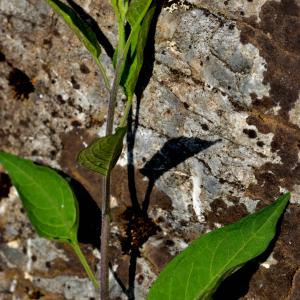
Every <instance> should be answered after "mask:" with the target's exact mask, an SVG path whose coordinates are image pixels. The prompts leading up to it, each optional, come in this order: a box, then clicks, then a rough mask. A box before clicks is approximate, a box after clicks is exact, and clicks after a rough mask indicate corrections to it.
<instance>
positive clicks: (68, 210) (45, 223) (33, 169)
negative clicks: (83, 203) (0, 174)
mask: <svg viewBox="0 0 300 300" xmlns="http://www.w3.org/2000/svg"><path fill="white" fill-rule="evenodd" d="M0 163H1V164H2V165H3V166H4V168H5V169H6V171H7V172H8V174H9V176H10V177H11V179H12V182H13V185H14V186H15V187H16V189H17V191H18V193H19V195H20V198H21V200H22V202H23V205H24V207H25V208H26V210H27V214H28V217H29V219H30V221H31V223H32V225H33V226H34V228H35V229H36V231H37V232H38V233H39V235H41V236H43V237H46V238H49V239H57V240H61V241H69V240H73V239H74V237H75V236H76V233H77V227H78V213H77V201H76V199H75V196H74V194H73V191H72V190H71V188H70V186H69V184H68V183H67V181H66V180H65V179H63V178H62V177H61V176H59V175H58V174H57V173H56V172H55V171H54V170H52V169H50V168H48V167H44V166H39V165H36V164H34V163H33V162H32V161H30V160H26V159H23V158H20V157H18V156H15V155H12V154H9V153H5V152H3V151H0Z"/></svg>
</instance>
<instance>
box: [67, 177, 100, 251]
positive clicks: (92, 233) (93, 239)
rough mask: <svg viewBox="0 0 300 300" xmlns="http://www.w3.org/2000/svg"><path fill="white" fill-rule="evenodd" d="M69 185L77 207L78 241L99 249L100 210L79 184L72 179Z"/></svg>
mask: <svg viewBox="0 0 300 300" xmlns="http://www.w3.org/2000/svg"><path fill="white" fill-rule="evenodd" d="M69 184H70V186H71V188H72V190H73V192H74V194H75V196H76V198H77V201H78V206H79V227H78V235H77V236H78V241H79V242H80V243H84V244H92V245H93V247H95V248H97V249H100V233H101V210H100V209H99V207H98V205H97V204H96V202H95V201H94V199H93V198H92V196H91V195H90V194H89V192H88V191H87V190H86V189H85V188H84V187H83V186H82V184H81V183H79V182H78V181H76V180H75V179H73V178H72V179H71V180H70V182H69Z"/></svg>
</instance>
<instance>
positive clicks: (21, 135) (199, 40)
mask: <svg viewBox="0 0 300 300" xmlns="http://www.w3.org/2000/svg"><path fill="white" fill-rule="evenodd" d="M109 2H110V1H108V0H103V1H78V4H80V5H81V6H82V8H83V9H84V10H85V11H86V12H87V13H88V14H90V15H91V16H92V17H93V18H94V19H95V20H96V21H97V22H98V24H99V26H100V28H101V30H102V32H103V34H104V35H105V36H106V37H107V38H108V40H109V41H110V42H111V45H115V44H116V26H115V21H114V17H113V11H112V9H111V7H110V4H109ZM299 25H300V2H299V0H281V1H277V0H276V1H275V0H269V1H268V0H253V1H249V0H247V1H246V0H237V1H230V0H229V1H218V0H213V1H212V0H187V1H181V0H180V1H173V0H172V1H165V2H164V5H163V6H162V8H161V11H160V14H159V16H158V20H157V24H156V26H155V27H153V30H152V37H151V38H152V42H153V43H154V42H155V43H154V46H153V44H152V45H150V44H149V45H148V47H147V49H146V51H145V55H146V59H145V67H144V69H143V72H144V75H143V76H142V80H141V81H140V83H139V87H140V88H139V90H138V91H139V93H138V96H137V99H136V101H135V103H134V108H133V115H132V125H133V130H132V131H130V132H129V138H128V143H127V147H126V148H125V149H124V151H123V153H122V156H121V159H120V160H119V162H118V165H117V167H116V169H115V171H114V174H113V178H112V182H113V185H112V186H113V187H112V197H111V202H112V218H113V222H112V241H111V249H110V250H111V257H110V259H111V264H112V271H113V272H112V273H111V274H110V279H111V297H112V299H127V298H128V297H129V298H130V297H132V295H135V299H145V297H146V294H147V291H148V289H149V287H150V286H151V284H152V282H153V281H154V279H155V278H156V276H157V274H158V273H159V271H160V270H161V269H162V267H163V266H164V265H165V264H166V263H167V262H168V261H169V260H170V259H171V258H172V257H174V256H175V255H176V254H178V253H179V252H180V251H181V250H182V249H184V248H185V247H186V246H187V245H188V244H189V243H190V242H191V241H192V240H194V239H195V238H196V237H198V236H199V235H201V234H202V233H205V232H207V231H209V230H212V229H214V228H217V227H220V226H222V225H225V224H229V223H232V222H234V221H236V220H238V219H240V218H241V217H243V216H245V215H247V214H249V213H251V212H254V211H256V210H257V209H258V208H260V207H263V206H265V205H267V204H269V203H271V202H272V201H273V200H274V199H275V198H276V197H277V196H278V195H279V194H280V193H281V192H283V191H285V190H290V191H291V192H292V201H291V202H292V204H291V205H290V206H289V208H288V210H287V212H286V214H285V216H284V218H283V220H282V226H281V230H280V233H279V235H278V239H277V240H276V242H274V244H273V245H272V247H271V248H270V249H269V250H268V251H267V252H266V253H265V254H264V255H263V256H262V257H261V258H259V259H258V260H256V261H255V262H253V263H252V264H250V265H248V266H246V267H245V268H242V269H241V270H240V271H239V272H238V273H236V275H234V276H233V277H232V278H229V279H228V280H227V281H226V282H224V284H223V285H222V286H221V287H220V289H219V291H218V292H217V295H216V299H218V297H219V298H220V299H222V297H223V299H224V295H226V299H227V298H228V299H287V298H288V299H298V298H299V295H298V294H299V288H298V287H299V284H300V276H299V267H300V260H299V249H300V245H299V241H300V238H299V236H300V228H299V226H298V225H299V221H298V220H299V204H300V202H299V197H300V163H299V151H300V146H299V145H300V128H299V126H300V121H299V120H300V119H299V112H300V97H299V82H300V81H299V68H300V66H299V63H300V56H299V53H300V52H299V50H300V49H299V48H300V45H299V33H300V30H299V29H300V28H299ZM0 28H1V35H0V148H1V149H3V150H6V151H11V152H13V153H16V154H19V155H22V156H25V157H27V158H31V159H33V160H35V161H37V162H40V163H43V164H46V165H50V166H52V167H54V168H56V169H60V170H62V171H64V172H65V173H66V174H68V175H69V176H71V177H72V178H73V179H74V180H76V181H77V182H79V183H80V184H81V185H82V186H83V187H84V189H82V188H81V195H82V199H84V201H80V203H81V204H80V205H81V208H82V211H83V213H82V218H81V225H80V228H81V230H80V241H81V242H82V247H83V249H84V251H85V253H86V254H87V256H88V259H89V261H90V263H91V265H92V266H93V268H95V270H96V271H97V263H98V260H99V252H98V250H97V247H99V241H98V236H99V230H100V229H99V223H100V217H99V216H100V213H99V209H98V208H97V205H96V204H95V203H97V204H98V206H100V203H101V190H100V186H101V184H100V183H101V178H100V177H99V176H97V175H94V174H93V173H91V172H88V171H86V170H84V169H83V168H81V167H79V166H78V165H76V162H75V160H76V154H77V153H78V151H79V150H81V149H82V148H84V147H85V146H86V145H87V144H88V143H89V142H90V141H91V140H93V139H94V138H95V137H96V136H97V135H103V133H104V125H105V118H106V109H107V107H106V106H107V98H108V94H107V91H106V90H105V86H104V84H103V81H102V80H101V78H100V75H99V74H98V71H97V69H96V67H95V65H94V64H93V61H92V59H91V58H90V56H89V55H88V53H87V52H86V51H85V49H84V48H83V47H82V46H81V45H80V43H79V41H78V40H77V38H76V37H75V36H74V35H73V34H72V32H70V30H69V29H68V27H67V26H66V25H65V24H63V22H62V20H60V19H59V18H58V17H57V16H56V15H55V14H54V13H53V12H52V11H51V10H50V9H49V7H48V6H47V5H46V4H45V2H44V1H42V0H18V1H17V0H12V1H4V0H0ZM111 45H110V44H109V43H107V41H106V43H105V51H103V54H102V61H103V63H104V65H105V66H106V67H107V68H108V76H109V78H110V79H111V78H112V76H113V73H112V67H111V64H110V57H111V55H112V46H111ZM141 91H142V92H143V93H141ZM120 99H121V97H120ZM123 107H124V102H123V99H121V100H120V101H119V102H118V107H117V120H118V119H119V117H120V115H121V111H122V108H123ZM127 166H128V167H127ZM0 171H1V172H0V174H1V176H0V185H1V186H0V298H1V299H16V298H17V299H96V298H97V295H96V293H95V291H94V290H93V288H92V285H91V283H90V282H89V281H88V280H87V278H86V276H85V273H84V271H83V270H82V268H81V266H80V264H79V263H78V261H77V259H76V257H75V255H74V254H73V253H72V251H71V249H70V248H69V247H68V246H63V245H61V244H56V243H53V242H49V241H46V240H44V239H42V238H39V237H37V235H36V233H35V232H34V230H33V229H32V227H31V225H30V223H29V222H28V219H27V217H26V213H25V212H24V210H23V209H22V207H21V203H20V201H19V199H18V195H17V193H16V190H15V189H14V188H13V187H11V183H10V182H9V180H8V178H7V176H6V175H5V174H4V170H3V169H1V170H0ZM128 178H129V179H130V180H128ZM83 195H84V196H83ZM92 199H93V200H92ZM93 201H95V202H93ZM84 207H85V210H83V209H84ZM143 209H144V212H145V211H146V212H147V217H145V214H142V213H141V211H142V210H143ZM87 221H89V222H87ZM237 282H238V283H239V284H238V285H239V288H238V289H236V288H235V287H236V286H237ZM120 283H122V284H120ZM218 295H221V296H218ZM14 297H15V298H14ZM130 299H133V298H130Z"/></svg>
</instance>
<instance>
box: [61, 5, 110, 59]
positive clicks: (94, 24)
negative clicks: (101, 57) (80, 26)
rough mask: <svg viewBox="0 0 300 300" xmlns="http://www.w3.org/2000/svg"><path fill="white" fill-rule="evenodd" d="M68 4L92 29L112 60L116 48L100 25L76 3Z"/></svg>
mask: <svg viewBox="0 0 300 300" xmlns="http://www.w3.org/2000/svg"><path fill="white" fill-rule="evenodd" d="M67 2H68V4H69V5H70V6H71V7H72V8H73V9H74V10H75V12H76V13H77V14H78V15H79V16H80V17H81V18H82V19H83V20H84V21H85V22H86V23H88V24H89V26H90V27H91V28H92V30H93V31H94V32H95V34H96V37H97V40H98V42H99V43H100V45H101V46H102V47H103V48H104V50H105V52H106V54H107V55H108V56H109V57H110V58H111V59H112V58H113V55H114V48H113V46H112V44H111V43H110V41H109V40H108V38H107V37H106V36H105V34H104V33H103V32H102V30H101V29H100V28H99V25H98V23H97V22H96V21H95V20H94V19H93V18H92V17H91V16H90V15H89V14H88V13H86V12H85V11H84V9H83V8H82V7H81V6H79V5H78V4H77V3H75V2H74V1H73V0H67Z"/></svg>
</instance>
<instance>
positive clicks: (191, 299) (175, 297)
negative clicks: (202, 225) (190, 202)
mask: <svg viewBox="0 0 300 300" xmlns="http://www.w3.org/2000/svg"><path fill="white" fill-rule="evenodd" d="M289 199H290V194H289V193H287V194H285V195H283V196H281V197H280V198H278V199H277V201H275V202H274V203H273V204H271V205H269V206H267V207H265V208H264V209H262V210H260V211H258V212H257V213H255V214H252V215H249V216H247V217H245V218H243V219H241V220H240V221H238V222H236V223H234V224H231V225H228V226H225V227H223V228H220V229H217V230H214V231H212V232H209V233H207V234H205V235H203V236H201V237H200V238H199V239H197V240H196V241H194V242H193V243H192V244H191V245H190V246H189V247H188V248H187V249H186V250H184V251H183V252H182V253H180V254H179V255H178V256H176V257H175V258H174V259H173V260H172V261H171V262H170V263H169V264H168V265H167V267H166V268H165V269H164V270H163V271H162V272H161V274H160V275H159V277H158V279H157V280H156V281H155V283H154V284H153V286H152V287H151V289H150V293H149V295H148V298H147V299H148V300H165V299H172V300H196V299H211V297H212V294H213V293H214V292H215V290H216V288H217V287H218V286H219V284H220V283H221V281H222V280H224V279H225V278H226V277H228V276H229V275H230V274H232V273H233V272H234V271H236V270H237V269H238V268H240V267H241V266H242V265H243V264H245V263H246V262H247V261H249V260H251V259H253V258H255V257H256V256H258V255H259V254H261V253H262V252H263V251H264V250H265V249H266V248H267V247H268V245H269V243H270V241H271V240H272V239H273V238H274V235H275V231H276V224H277V222H278V219H279V218H280V216H281V214H282V213H283V211H284V209H285V207H286V205H287V203H288V201H289Z"/></svg>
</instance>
